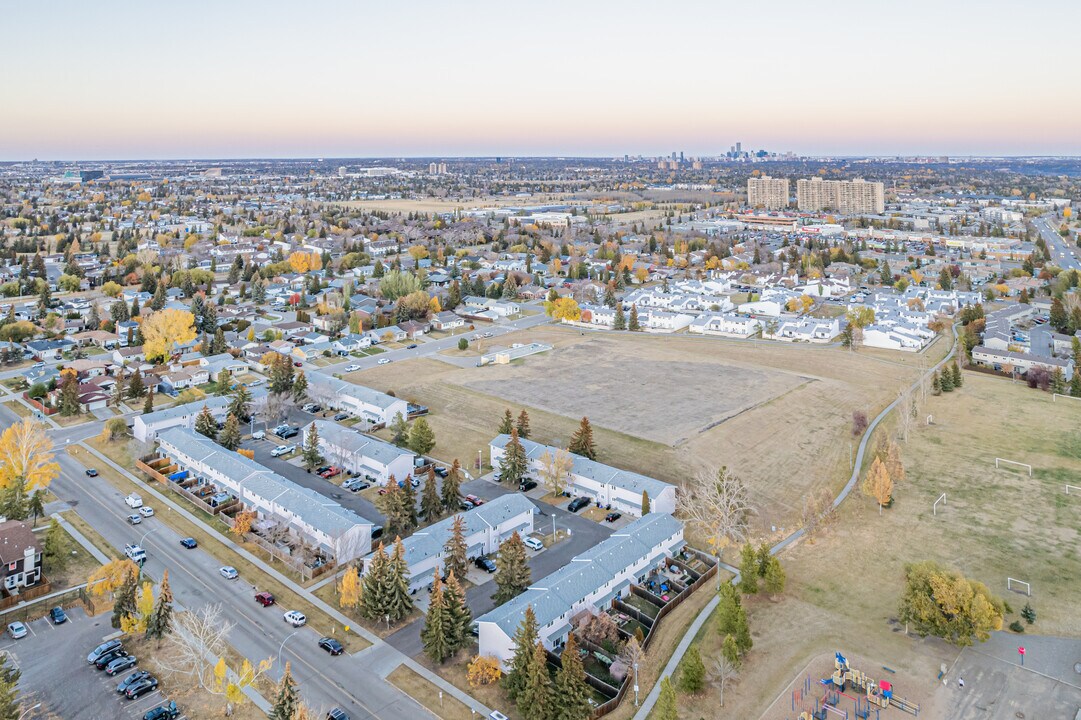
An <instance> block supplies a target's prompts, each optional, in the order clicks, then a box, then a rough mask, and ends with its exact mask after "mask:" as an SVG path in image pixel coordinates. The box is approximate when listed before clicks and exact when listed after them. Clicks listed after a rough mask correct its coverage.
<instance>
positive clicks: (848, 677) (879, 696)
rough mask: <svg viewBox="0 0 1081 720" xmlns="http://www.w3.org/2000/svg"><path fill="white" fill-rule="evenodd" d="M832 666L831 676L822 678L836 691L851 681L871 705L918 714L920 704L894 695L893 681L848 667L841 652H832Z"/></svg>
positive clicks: (841, 691)
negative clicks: (873, 676) (874, 677)
mask: <svg viewBox="0 0 1081 720" xmlns="http://www.w3.org/2000/svg"><path fill="white" fill-rule="evenodd" d="M833 667H834V671H833V677H830V678H825V679H823V680H822V684H823V685H828V684H832V685H833V686H834V688H835V689H836V691H837V692H839V693H841V694H844V691H845V686H846V685H847V684H849V683H851V685H852V687H854V688H855V689H856V690H859V691H860V692H864V693H866V695H867V700H868V702H870V703H871V704H873V705H876V706H878V707H880V708H882V709H886V708H888V707H889V706H890V705H893V706H894V707H896V708H897V709H898V710H903V711H904V712H906V713H911V714H912V715H915V716H919V714H920V706H919V705H917V704H916V703H913V702H909V701H908V700H905V699H904V698H902V697H897V696H896V695H894V694H893V683H890V682H888V681H886V680H881V681H878V682H876V681H875V680H874V679H873V678H871V677H870V676H869V675H867V674H866V673H863V672H860V671H859V670H856V669H854V668H851V667H849V666H848V660H847V658H845V656H844V655H842V654H841V653H834V661H833ZM846 697H847V696H846ZM864 717H866V716H864ZM812 720H816V719H814V718H812Z"/></svg>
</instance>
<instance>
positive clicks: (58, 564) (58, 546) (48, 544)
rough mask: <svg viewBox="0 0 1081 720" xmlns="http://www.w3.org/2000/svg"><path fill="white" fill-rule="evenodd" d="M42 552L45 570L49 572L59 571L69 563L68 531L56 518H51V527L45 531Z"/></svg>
mask: <svg viewBox="0 0 1081 720" xmlns="http://www.w3.org/2000/svg"><path fill="white" fill-rule="evenodd" d="M42 554H43V556H44V558H43V559H44V563H45V570H46V572H48V573H53V572H59V571H61V570H63V569H64V566H65V565H67V561H68V542H67V533H66V532H65V531H64V528H63V527H62V526H61V525H60V522H59V521H58V520H57V519H56V518H52V519H51V520H49V529H48V530H46V531H45V542H44V546H43V547H42Z"/></svg>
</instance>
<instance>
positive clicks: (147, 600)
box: [120, 582, 154, 635]
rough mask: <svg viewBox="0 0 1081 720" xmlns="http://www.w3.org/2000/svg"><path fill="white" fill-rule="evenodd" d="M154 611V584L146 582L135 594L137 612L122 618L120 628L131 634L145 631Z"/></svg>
mask: <svg viewBox="0 0 1081 720" xmlns="http://www.w3.org/2000/svg"><path fill="white" fill-rule="evenodd" d="M153 612H154V585H153V583H149V582H144V583H143V586H142V587H141V588H139V592H138V593H137V594H136V596H135V614H134V615H125V616H124V617H122V618H120V629H121V630H123V631H124V632H126V633H128V634H129V635H131V634H134V633H145V632H146V625H147V623H149V622H150V615H151V613H153Z"/></svg>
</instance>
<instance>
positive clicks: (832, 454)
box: [349, 326, 926, 527]
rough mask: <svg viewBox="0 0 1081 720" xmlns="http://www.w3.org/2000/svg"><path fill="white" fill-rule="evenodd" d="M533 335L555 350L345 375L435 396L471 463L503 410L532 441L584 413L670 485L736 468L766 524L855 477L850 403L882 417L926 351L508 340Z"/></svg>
mask: <svg viewBox="0 0 1081 720" xmlns="http://www.w3.org/2000/svg"><path fill="white" fill-rule="evenodd" d="M532 341H540V342H546V343H549V344H551V345H553V348H554V349H553V351H552V352H549V353H545V354H543V355H539V356H534V357H530V358H526V359H524V360H523V361H519V362H517V363H513V364H511V365H509V366H490V367H485V368H473V367H470V368H459V367H456V366H453V365H450V364H447V363H443V362H440V361H438V360H431V359H426V360H409V361H404V362H397V363H392V364H390V365H383V366H379V367H376V368H372V369H369V370H364V371H361V372H358V373H355V374H353V375H351V376H349V379H352V380H354V381H356V382H358V383H361V384H365V385H370V386H372V387H375V388H377V389H380V390H384V391H386V390H393V391H394V392H395V393H396V394H397V395H398V396H400V397H404V398H408V399H410V400H412V401H415V402H419V403H423V404H424V405H427V406H428V407H429V408H430V409H431V416H430V418H429V421H430V422H431V424H432V426H433V429H434V430H435V434H436V440H437V444H436V447H435V449H434V451H433V454H434V455H435V456H436V457H438V458H440V459H444V460H452V459H453V458H455V457H457V458H460V459H461V460H462V462H463V464H467V466H470V467H471V466H472V464H474V463H475V461H476V458H477V451H478V450H479V449H483V450H484V455H487V446H488V442H489V441H490V440H491V438H492V437H493V436H494V435H495V432H496V429H497V427H498V424H499V420H500V418H501V416H502V414H503V411H504V409H506V408H511V410H512V412H514V414H515V415H517V413H518V411H519V410H520V409H521V408H523V407H524V408H526V409H527V410H528V411H529V415H530V418H531V425H532V429H533V439H535V440H537V441H539V442H545V443H550V444H553V445H561V446H566V444H567V443H568V442H569V440H570V438H571V435H572V434H573V432H574V430H575V428H576V427H577V424H578V421H579V420H580V418H581V416H583V415H587V416H589V417H590V420H591V422H592V423H593V424H594V436H595V439H596V443H597V448H598V452H599V459H600V460H602V461H603V462H606V463H609V464H611V465H615V466H617V467H623V468H627V469H631V470H636V471H638V472H642V473H645V474H647V475H652V476H654V477H658V478H660V479H662V480H666V481H669V482H673V483H681V482H684V481H685V480H686V479H687V478H688V477H692V476H693V475H694V474H695V473H697V472H699V471H701V470H706V469H709V470H710V471H711V472H712V471H715V470H716V468H718V467H719V466H721V465H727V466H728V467H730V468H733V469H734V470H735V471H736V472H738V473H739V474H740V475H741V476H743V477H744V478H746V480H747V481H748V483H749V484H750V485H751V487H752V488H753V490H754V493H755V496H756V498H755V499H756V502H757V503H758V505H759V506H760V508H761V514H760V516H759V521H760V522H761V524H762V525H763V526H764V527H768V526H769V525H777V526H778V527H781V526H785V525H787V526H789V527H790V526H791V524H792V520H793V518H794V516H795V514H797V512H798V510H799V508H800V507H801V506H802V498H803V496H804V495H805V494H806V493H807V491H808V490H811V489H813V488H816V487H822V486H826V487H830V488H831V489H835V488H839V487H840V486H841V485H842V484H843V482H844V480H845V479H846V477H847V474H848V472H849V469H850V467H851V458H852V453H853V443H852V441H851V437H852V436H851V424H852V414H853V412H854V411H856V410H860V411H864V412H866V413H867V415H868V417H873V416H874V415H875V414H876V413H877V412H878V411H879V410H881V409H882V408H883V407H885V405H886V404H887V403H889V402H890V401H891V400H892V399H893V398H894V397H895V395H896V393H897V391H898V389H899V388H900V387H901V386H903V385H907V384H908V383H909V382H910V381H911V380H912V379H913V378H914V377H915V376H916V373H917V372H918V363H919V362H920V360H921V359H920V358H914V357H911V356H902V354H900V353H890V354H885V353H882V354H876V353H873V352H868V351H860V352H857V353H851V352H848V351H845V350H841V349H840V348H828V347H819V346H809V345H799V346H797V345H791V344H783V343H758V344H757V345H756V344H753V343H747V342H726V341H724V340H720V339H716V338H697V337H690V336H682V335H645V334H642V335H606V334H598V333H587V334H585V335H582V334H580V333H579V332H578V331H576V330H573V329H568V328H563V327H558V326H545V327H540V328H535V329H532V330H526V331H521V332H518V333H515V334H513V335H510V336H506V337H504V338H501V342H502V343H510V342H532ZM924 362H926V360H924Z"/></svg>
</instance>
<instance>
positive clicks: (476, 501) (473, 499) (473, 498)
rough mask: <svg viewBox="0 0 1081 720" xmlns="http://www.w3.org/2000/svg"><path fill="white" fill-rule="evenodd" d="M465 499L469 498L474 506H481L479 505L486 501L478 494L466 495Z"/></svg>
mask: <svg viewBox="0 0 1081 720" xmlns="http://www.w3.org/2000/svg"><path fill="white" fill-rule="evenodd" d="M465 499H466V500H468V501H469V502H471V503H473V507H477V506H479V505H483V504H484V501H483V500H481V499H480V498H479V497H477V496H476V495H466V496H465Z"/></svg>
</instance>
